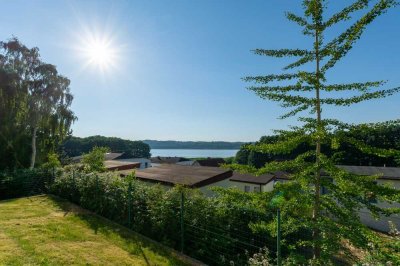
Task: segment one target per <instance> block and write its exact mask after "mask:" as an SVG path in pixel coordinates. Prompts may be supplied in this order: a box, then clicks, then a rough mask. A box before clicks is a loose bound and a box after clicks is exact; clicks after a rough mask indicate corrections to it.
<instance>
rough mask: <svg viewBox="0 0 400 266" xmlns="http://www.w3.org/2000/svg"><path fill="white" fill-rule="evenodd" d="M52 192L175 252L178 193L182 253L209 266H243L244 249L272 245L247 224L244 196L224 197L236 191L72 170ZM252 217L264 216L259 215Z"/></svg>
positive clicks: (250, 212) (249, 211)
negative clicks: (210, 192)
mask: <svg viewBox="0 0 400 266" xmlns="http://www.w3.org/2000/svg"><path fill="white" fill-rule="evenodd" d="M52 192H53V193H54V194H56V195H59V196H61V197H64V198H66V199H69V200H70V201H72V202H75V203H77V204H79V205H81V206H82V207H83V208H86V209H88V210H91V211H94V212H96V213H97V214H99V215H102V216H104V217H107V218H109V219H111V220H114V221H116V222H118V223H120V224H122V225H125V226H130V227H131V228H132V229H133V230H135V231H137V232H139V233H141V234H144V235H146V236H148V237H150V238H152V239H154V240H157V241H159V242H162V243H164V244H165V245H168V246H170V247H172V248H175V249H181V223H180V215H181V213H180V212H181V208H180V203H181V193H183V195H184V215H183V221H184V223H183V226H184V242H185V249H184V252H185V253H186V254H188V255H190V256H193V257H196V258H199V259H201V260H203V261H204V262H206V263H208V264H211V265H216V264H218V265H224V264H229V262H230V261H234V262H235V263H236V264H235V265H243V264H245V263H246V262H247V257H246V255H245V252H244V251H245V250H248V251H249V253H251V254H252V253H254V252H257V251H258V249H259V247H263V246H265V245H267V246H268V247H274V246H275V244H274V243H275V242H274V241H271V242H270V243H268V242H267V241H270V240H271V239H268V238H265V237H262V236H260V235H259V234H257V233H253V232H252V231H251V229H250V228H249V226H248V224H249V223H250V221H251V220H252V219H255V217H256V215H257V212H258V209H257V208H253V207H252V206H251V196H249V195H246V196H244V198H243V199H242V200H241V201H237V202H232V197H234V196H232V197H231V196H229V195H231V194H232V193H233V194H235V193H239V192H233V191H225V192H222V191H221V192H218V191H217V192H218V193H219V194H218V196H216V197H212V198H209V197H205V196H203V194H202V193H201V192H200V191H198V190H194V189H188V188H184V187H181V186H177V187H174V188H172V189H169V190H166V189H164V188H162V186H160V185H148V184H146V183H144V182H142V181H139V180H137V179H136V178H135V177H134V175H131V176H128V177H126V178H121V177H119V176H118V175H117V174H115V173H112V172H107V173H98V172H97V173H87V172H85V171H84V170H80V169H79V168H78V167H76V166H70V167H68V168H66V169H65V171H64V173H63V175H61V176H59V177H57V178H56V180H55V182H54V184H53V186H52ZM239 194H240V193H239ZM242 194H243V193H242ZM247 194H248V193H247ZM246 202H247V203H246ZM129 212H130V215H129ZM258 216H259V218H260V217H265V215H264V214H262V213H258ZM129 218H130V219H129ZM261 239H262V240H261ZM257 240H258V242H257Z"/></svg>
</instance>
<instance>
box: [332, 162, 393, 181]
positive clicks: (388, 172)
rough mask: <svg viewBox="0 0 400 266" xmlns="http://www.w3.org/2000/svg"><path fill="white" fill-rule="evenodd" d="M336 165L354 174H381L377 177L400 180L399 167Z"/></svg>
mask: <svg viewBox="0 0 400 266" xmlns="http://www.w3.org/2000/svg"><path fill="white" fill-rule="evenodd" d="M337 167H339V168H341V169H343V170H346V171H348V172H350V173H352V174H356V175H382V176H381V177H379V179H391V180H400V168H399V167H378V166H355V165H337Z"/></svg>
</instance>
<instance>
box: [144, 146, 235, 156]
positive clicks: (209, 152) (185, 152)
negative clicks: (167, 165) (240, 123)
mask: <svg viewBox="0 0 400 266" xmlns="http://www.w3.org/2000/svg"><path fill="white" fill-rule="evenodd" d="M238 151H239V149H186V148H180V149H151V150H150V153H151V156H152V157H157V156H160V157H183V158H208V157H212V158H229V157H234V156H235V155H236V153H237V152H238Z"/></svg>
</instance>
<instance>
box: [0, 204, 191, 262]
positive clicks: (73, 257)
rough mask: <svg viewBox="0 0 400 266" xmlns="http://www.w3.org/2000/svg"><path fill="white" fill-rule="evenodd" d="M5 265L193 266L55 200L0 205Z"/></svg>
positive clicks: (0, 258)
mask: <svg viewBox="0 0 400 266" xmlns="http://www.w3.org/2000/svg"><path fill="white" fill-rule="evenodd" d="M0 265H189V263H186V262H183V259H182V258H181V257H180V256H179V255H177V253H175V252H173V251H171V250H169V249H167V248H165V247H163V246H161V245H158V244H157V243H154V242H153V241H150V240H148V239H146V238H144V237H142V236H140V235H138V234H135V233H134V232H132V231H130V230H128V229H126V228H124V227H121V226H119V225H117V224H115V223H112V222H110V221H109V220H107V219H104V218H102V217H99V216H97V215H95V214H92V213H90V212H88V211H85V210H83V209H81V208H79V207H77V206H76V205H73V204H71V203H69V202H67V201H65V200H61V199H59V198H56V197H52V196H35V197H28V198H20V199H13V200H6V201H0Z"/></svg>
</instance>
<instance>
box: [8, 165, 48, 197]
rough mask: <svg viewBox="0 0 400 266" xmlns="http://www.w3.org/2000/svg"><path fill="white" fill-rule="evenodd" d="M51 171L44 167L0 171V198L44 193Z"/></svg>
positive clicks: (46, 189)
mask: <svg viewBox="0 0 400 266" xmlns="http://www.w3.org/2000/svg"><path fill="white" fill-rule="evenodd" d="M52 180H53V173H52V172H49V171H47V170H44V169H32V170H30V169H19V170H14V171H2V172H0V200H1V199H10V198H17V197H24V196H31V195H35V194H40V193H45V192H47V191H48V186H49V184H50V183H51V182H52Z"/></svg>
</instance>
